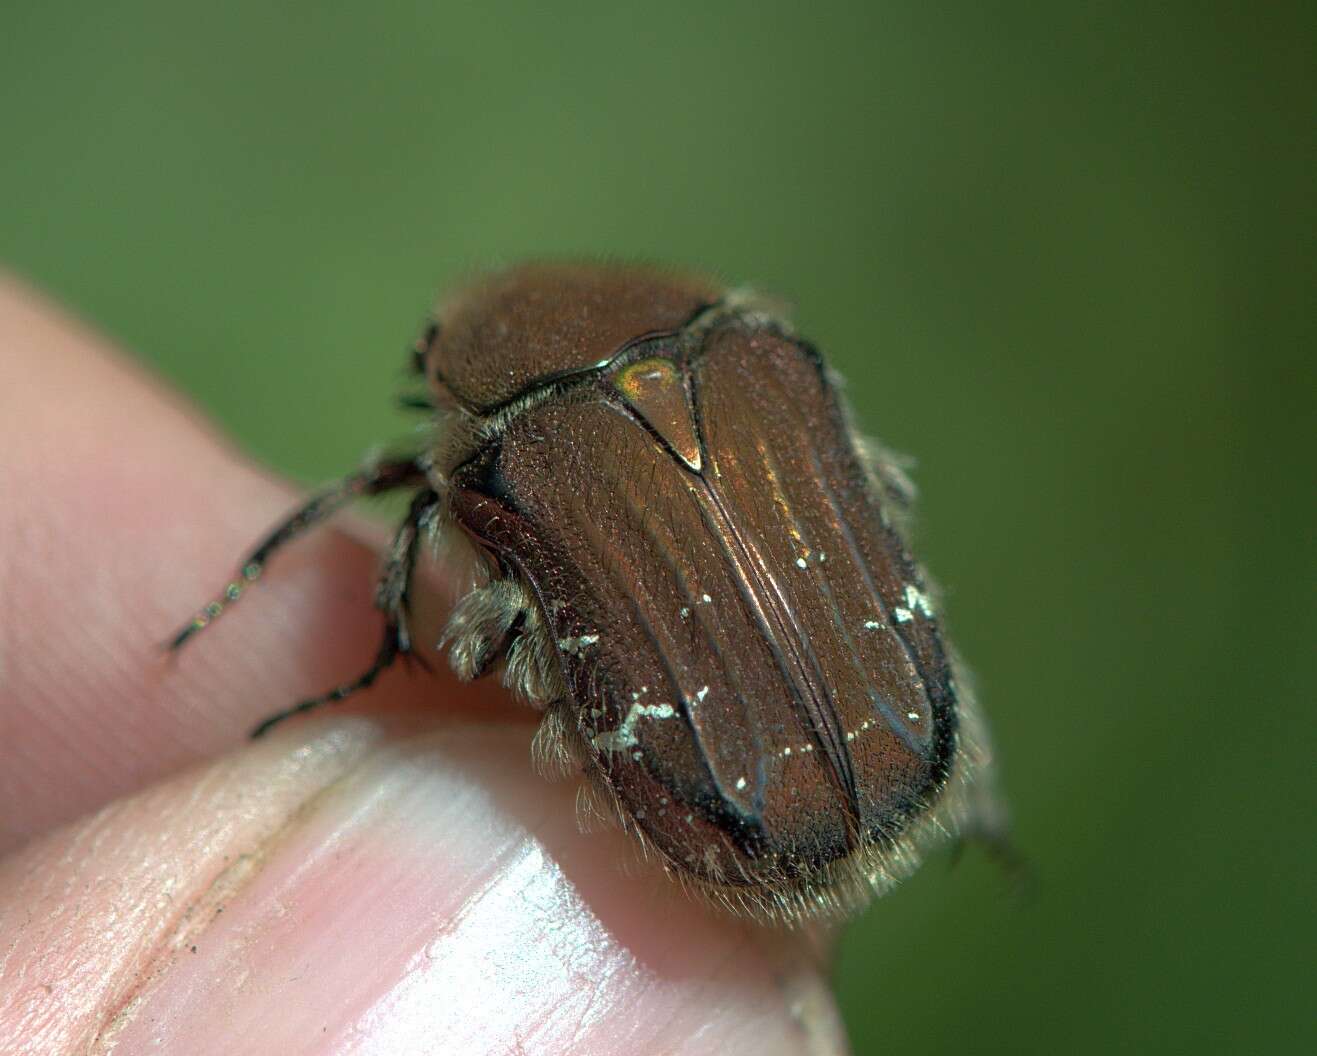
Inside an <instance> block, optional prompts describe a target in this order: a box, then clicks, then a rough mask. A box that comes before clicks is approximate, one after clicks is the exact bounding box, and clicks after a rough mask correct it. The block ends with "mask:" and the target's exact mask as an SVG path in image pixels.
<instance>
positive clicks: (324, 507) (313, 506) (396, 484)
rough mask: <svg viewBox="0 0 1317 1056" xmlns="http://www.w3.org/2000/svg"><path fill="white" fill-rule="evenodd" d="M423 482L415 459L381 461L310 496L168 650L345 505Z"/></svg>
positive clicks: (179, 644)
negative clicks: (282, 549) (285, 549)
mask: <svg viewBox="0 0 1317 1056" xmlns="http://www.w3.org/2000/svg"><path fill="white" fill-rule="evenodd" d="M424 483H425V471H424V470H423V469H422V468H421V466H420V465H419V464H418V462H417V460H416V459H405V460H398V461H393V462H381V463H379V464H378V465H375V466H371V467H370V468H368V469H363V470H360V471H359V472H356V473H353V474H351V475H350V476H347V477H344V478H343V479H342V480H341V481H339V482H338V483H337V484H335V485H334V486H333V487H332V488H327V489H326V490H324V491H322V492H319V493H318V494H316V495H313V496H312V497H311V498H310V499H309V500H308V501H307V503H306V504H305V505H304V506H302V507H301V508H300V509H298V510H297V511H296V512H294V513H293V514H292V516H290V517H289V518H288V519H287V520H285V521H284V522H283V523H282V524H280V525H278V526H277V527H276V528H275V529H274V530H273V531H272V532H270V534H269V535H267V536H266V537H265V538H264V539H263V540H261V542H260V544H259V545H258V546H257V547H256V549H254V550H253V551H252V552H251V553H250V554H249V555H248V556H247V560H245V561H244V562H243V563H242V568H241V570H240V571H239V573H238V575H237V576H236V577H235V578H234V579H233V580H232V581H231V582H230V583H229V584H228V585H227V586H226V587H225V588H224V590H223V592H222V593H221V594H220V596H219V597H217V598H216V599H215V600H214V601H212V602H211V603H210V604H209V605H207V606H206V607H205V608H204V609H202V610H201V611H200V612H198V613H197V614H196V616H194V617H193V618H192V619H191V621H190V622H189V623H188V624H187V626H185V627H184V628H183V629H182V630H180V631H179V632H178V633H177V634H176V635H174V637H173V639H172V640H171V641H170V642H169V651H170V652H174V651H175V650H177V649H179V648H181V647H182V646H183V644H184V643H185V642H187V641H188V639H190V638H191V637H192V636H193V635H195V634H196V633H197V632H198V631H200V630H202V629H203V628H205V627H208V626H210V624H212V623H214V622H215V620H216V618H217V617H219V615H220V614H221V613H223V612H224V610H225V609H226V608H228V607H229V606H230V605H231V604H233V602H235V601H237V600H238V598H240V597H241V596H242V593H243V591H244V590H245V589H246V588H247V586H248V585H249V584H251V583H255V582H256V580H258V579H260V577H261V573H263V572H264V571H265V566H266V563H267V562H268V561H269V560H270V557H271V555H273V554H274V552H275V551H276V550H278V549H279V548H280V547H282V546H283V545H284V544H285V543H288V542H291V541H292V540H293V539H296V538H297V537H298V536H299V535H301V534H302V533H303V532H305V531H306V530H307V529H309V528H313V527H314V526H315V525H317V524H319V523H320V522H321V521H324V520H326V519H328V518H330V517H332V516H333V515H334V514H336V513H337V512H338V511H339V510H341V509H342V508H343V507H344V506H346V505H348V503H350V502H352V501H354V500H355V499H359V498H363V497H365V496H368V495H381V494H383V493H384V492H387V491H394V490H395V489H397V488H408V487H415V486H416V485H418V484H424Z"/></svg>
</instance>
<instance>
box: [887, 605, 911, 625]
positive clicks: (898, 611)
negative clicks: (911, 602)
mask: <svg viewBox="0 0 1317 1056" xmlns="http://www.w3.org/2000/svg"><path fill="white" fill-rule="evenodd" d="M892 615H893V616H895V617H896V622H897V623H909V622H910V621H911V620H913V619H914V618H915V614H914V613H913V612H911V611H910V610H909V609H903V608H901V606H899V605H898V606H897V607H896V608H894V609H893V610H892Z"/></svg>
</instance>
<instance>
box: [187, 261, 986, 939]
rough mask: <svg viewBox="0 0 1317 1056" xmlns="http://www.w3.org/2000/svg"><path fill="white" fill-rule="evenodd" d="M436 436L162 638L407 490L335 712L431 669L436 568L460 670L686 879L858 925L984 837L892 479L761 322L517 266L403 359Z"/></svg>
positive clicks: (982, 748)
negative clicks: (490, 690)
mask: <svg viewBox="0 0 1317 1056" xmlns="http://www.w3.org/2000/svg"><path fill="white" fill-rule="evenodd" d="M415 367H416V370H417V372H418V374H420V375H422V376H423V377H424V379H425V381H426V383H427V387H428V393H429V394H428V396H427V398H426V399H425V400H424V401H423V402H424V404H425V405H426V406H427V407H428V408H430V409H432V411H433V414H434V422H435V429H434V435H433V439H432V442H430V443H428V444H427V445H426V446H425V449H424V450H422V451H420V452H419V453H417V454H416V455H415V456H414V457H409V458H404V459H399V460H393V461H385V462H381V463H379V464H376V465H373V466H370V467H368V468H367V469H365V470H363V471H361V472H358V473H354V474H353V475H351V476H349V477H348V478H346V479H345V480H344V481H343V482H341V483H340V484H339V485H337V486H336V487H334V488H332V489H331V490H329V491H327V492H324V493H321V494H320V495H317V496H315V497H314V498H312V499H311V500H310V501H309V502H308V503H307V504H306V505H305V506H304V507H302V508H301V509H300V510H298V511H297V512H296V513H295V514H294V515H293V516H292V517H291V518H290V519H289V520H288V521H287V522H285V523H284V524H283V525H281V526H280V527H279V528H277V529H276V530H275V531H274V532H273V533H272V534H271V535H270V536H269V537H268V538H267V539H266V540H265V541H264V542H263V543H262V544H261V545H260V546H259V547H258V548H257V549H256V550H255V551H254V552H253V553H252V555H251V556H250V557H249V558H248V560H247V561H246V562H244V564H243V566H242V572H241V573H240V576H239V578H238V579H237V580H235V581H234V582H233V583H231V584H230V585H229V587H228V588H227V589H226V591H225V593H224V595H222V597H221V598H220V599H219V600H217V601H216V602H213V603H212V604H211V605H210V606H208V607H207V608H206V609H205V610H203V611H202V612H201V613H200V614H199V615H198V616H197V617H196V618H195V619H194V620H193V621H192V622H191V623H190V624H189V625H188V626H187V627H185V628H184V629H183V630H182V631H181V632H180V633H179V635H178V636H177V638H176V639H175V642H174V644H175V646H178V645H181V644H182V643H183V642H184V641H185V640H187V639H188V638H189V637H190V636H191V635H192V634H193V633H194V632H196V631H197V630H199V629H200V628H202V627H204V626H205V625H206V624H208V623H209V622H210V621H211V620H212V619H213V618H214V617H215V616H217V615H218V614H219V613H220V611H222V609H223V608H224V605H225V604H226V603H227V602H228V601H231V600H234V599H236V597H237V596H238V595H239V594H240V593H241V592H242V588H243V586H244V585H245V584H246V583H248V582H250V581H252V580H254V579H255V578H256V577H257V576H259V575H260V573H261V570H262V569H263V568H264V566H265V563H266V561H267V559H268V558H269V556H270V554H271V553H272V552H273V551H274V550H275V549H277V548H278V547H279V546H281V545H282V544H283V543H285V542H287V541H288V540H289V539H291V538H293V537H294V536H296V535H297V534H298V533H299V532H301V531H302V530H304V529H305V528H307V527H309V526H310V525H312V524H314V523H316V522H318V521H321V520H323V519H324V518H325V517H327V516H329V515H330V514H332V513H333V512H334V511H336V510H337V509H339V508H340V507H342V506H343V505H344V504H345V503H347V502H348V501H350V500H352V499H354V498H356V497H358V496H361V495H366V494H379V493H382V492H386V491H393V490H397V489H408V490H410V491H412V492H413V499H412V502H411V506H410V508H409V511H408V513H407V516H406V518H405V519H404V521H403V523H402V525H401V526H400V528H399V530H398V533H397V535H396V537H395V541H394V545H393V547H392V548H391V550H390V552H389V555H388V557H387V560H386V561H385V565H384V571H383V574H382V576H381V580H380V586H379V591H378V595H377V603H378V605H379V607H380V609H381V610H382V611H383V613H384V624H385V631H384V638H383V642H382V644H381V646H380V649H379V652H378V655H377V657H376V659H375V662H374V663H373V664H372V665H371V667H370V668H369V670H367V671H366V672H365V673H364V674H362V675H361V676H360V677H359V678H357V679H356V680H355V681H353V682H351V683H349V684H347V685H345V686H342V687H340V688H338V689H336V690H334V691H332V692H331V693H328V694H326V695H324V696H322V697H317V698H315V699H313V700H309V701H305V702H303V703H302V704H299V705H297V706H296V707H293V708H290V709H288V710H287V711H284V712H280V713H279V714H278V715H275V716H273V717H271V718H270V719H268V720H267V721H266V722H264V723H263V724H262V725H261V726H260V727H259V728H258V729H257V731H256V733H257V734H260V733H263V732H264V731H265V730H267V729H268V728H269V727H270V726H271V725H273V724H274V723H276V722H279V721H281V720H282V719H284V718H287V717H288V716H289V715H292V714H294V713H297V712H300V711H306V710H310V709H312V708H315V707H318V706H320V705H321V704H324V703H326V702H329V701H332V700H339V699H342V698H343V697H345V696H347V695H348V694H349V693H351V692H354V691H355V690H357V689H361V688H363V687H365V686H368V685H370V683H371V682H372V681H373V680H374V679H375V677H376V675H377V674H378V673H379V672H380V671H382V670H383V669H384V668H386V667H387V666H388V665H389V664H391V663H392V662H393V661H394V660H395V659H397V658H398V657H399V656H401V655H404V654H407V653H410V652H412V651H413V650H414V649H416V648H417V643H415V642H413V641H412V639H411V637H410V635H409V633H408V629H407V620H406V617H407V611H408V591H409V587H410V584H411V578H412V569H413V566H414V563H415V560H416V556H417V551H418V547H419V546H420V544H421V542H422V540H423V539H424V538H425V537H426V536H427V535H430V534H433V533H445V534H448V535H449V536H452V537H454V538H456V539H458V540H459V542H461V541H463V540H465V542H464V543H462V545H469V546H470V547H471V548H472V553H473V557H474V558H475V560H476V561H477V562H478V563H479V565H480V566H481V567H482V568H483V573H484V574H483V577H482V581H481V584H480V585H479V586H477V587H476V588H475V589H473V590H472V591H471V592H470V593H469V594H468V595H467V596H466V597H464V598H463V599H462V600H461V601H460V602H459V603H458V604H457V606H456V608H455V609H454V611H453V613H452V615H451V618H450V620H449V623H448V627H447V631H446V633H445V635H444V638H443V641H442V642H441V643H440V646H441V647H445V648H447V650H448V654H449V660H450V663H451V664H452V666H453V668H454V669H455V670H456V672H457V674H458V675H459V676H460V677H462V678H464V679H472V678H477V677H479V676H481V675H482V674H485V673H486V672H489V671H491V670H493V669H495V668H501V669H502V672H503V680H504V682H505V683H506V684H507V685H509V686H510V687H511V688H512V689H513V690H515V691H516V692H517V693H519V694H520V695H521V696H522V697H524V698H525V699H526V700H528V701H529V702H530V703H531V704H533V705H534V706H536V707H537V708H539V709H541V710H542V711H543V718H542V721H541V726H540V731H539V734H538V735H537V738H536V746H537V752H536V754H537V757H538V758H539V761H540V762H541V764H542V766H543V767H544V768H545V769H548V770H567V769H575V770H578V771H583V772H584V774H585V776H586V778H587V779H588V784H589V788H590V789H591V790H592V791H593V794H594V798H595V801H596V803H597V804H598V806H599V809H601V810H603V811H604V812H605V813H607V814H609V815H611V816H612V817H614V818H615V819H617V820H618V821H619V822H620V823H621V824H622V826H623V827H624V828H626V829H627V830H628V831H630V832H631V833H633V834H634V835H635V836H636V837H637V838H638V839H639V840H640V841H641V844H642V846H643V847H644V848H646V849H647V850H649V851H650V852H652V853H653V854H654V855H655V856H657V857H658V858H659V859H660V860H661V861H662V862H663V863H664V864H665V866H666V867H667V869H668V870H669V872H670V873H672V874H673V875H675V876H676V877H677V878H678V879H679V880H681V881H683V882H685V883H686V885H687V886H688V887H690V888H691V889H692V890H694V891H697V892H699V893H701V894H703V895H705V896H708V897H710V898H712V899H713V900H715V901H717V902H719V903H721V904H723V905H725V906H727V907H729V908H731V909H732V910H734V911H738V912H742V913H746V914H748V915H753V916H757V917H761V918H767V919H774V920H779V921H787V922H791V921H797V920H800V919H804V918H808V917H813V916H820V915H830V914H836V913H841V912H845V911H848V910H851V909H853V908H855V907H857V906H860V905H863V904H864V903H865V902H866V901H867V900H868V899H869V898H870V897H872V896H873V894H875V893H881V892H882V891H884V890H886V889H887V888H888V887H889V886H891V885H892V884H893V883H895V882H896V881H897V880H899V879H900V878H901V877H903V876H905V875H906V874H908V873H909V872H911V871H912V870H913V869H914V868H915V866H916V865H917V863H918V858H919V854H920V852H921V851H922V850H923V848H924V847H925V846H927V845H928V844H929V843H930V842H931V841H933V840H934V839H936V838H938V837H939V836H945V835H950V834H955V833H958V832H962V831H965V830H967V829H968V828H970V827H973V826H977V825H985V824H987V825H990V824H992V821H991V818H990V814H991V812H992V802H993V801H992V798H991V793H990V791H989V784H990V782H989V780H988V774H987V769H988V748H987V743H986V739H985V735H984V730H983V727H982V723H981V721H980V719H979V717H978V714H977V712H976V710H975V708H974V706H973V703H972V701H971V699H970V698H969V696H968V693H967V687H966V686H965V685H964V681H963V679H960V678H958V677H957V672H956V668H955V664H954V662H953V660H952V658H951V656H950V653H949V650H948V647H947V646H946V644H945V643H944V641H943V638H942V632H941V629H940V626H939V621H938V617H937V615H936V611H935V608H934V603H933V601H932V598H931V591H930V588H929V587H928V586H927V584H926V581H925V579H924V577H923V575H922V574H921V572H920V570H919V568H918V567H917V566H916V564H915V563H914V561H913V560H912V559H911V557H910V555H909V552H908V549H907V547H906V544H905V542H904V540H903V537H902V531H901V528H902V525H903V523H904V520H905V515H906V512H907V508H908V505H909V503H910V500H911V488H910V485H909V482H908V481H907V479H906V478H905V476H904V474H903V473H902V472H901V470H900V469H899V467H898V463H897V461H896V460H895V459H894V458H893V457H892V456H890V455H889V454H887V453H886V452H885V451H883V450H882V449H881V448H879V447H877V446H876V445H874V444H871V443H868V442H865V441H863V440H861V439H859V438H858V437H857V436H856V435H855V433H854V431H853V430H852V429H851V427H850V424H849V415H848V412H847V410H846V408H845V406H844V404H843V401H842V399H841V397H840V396H839V394H838V390H837V387H836V385H835V384H834V380H833V379H832V377H831V375H830V374H829V372H828V370H827V368H826V367H825V366H824V364H823V361H822V359H821V358H820V356H819V354H818V352H817V351H816V350H815V349H814V348H813V346H811V345H810V344H808V343H807V342H805V341H803V340H802V339H800V338H799V337H798V336H797V335H796V334H795V333H794V331H793V330H792V328H791V327H790V325H789V324H788V323H787V322H786V320H785V319H783V318H782V317H781V316H780V314H779V313H778V312H777V310H776V309H775V308H774V307H773V306H772V304H771V303H770V302H768V301H765V300H762V299H760V298H758V297H756V296H754V295H753V294H750V293H746V292H742V291H729V290H725V289H722V288H720V287H719V286H717V285H715V284H713V283H711V282H708V281H705V280H702V279H697V278H690V277H687V276H681V275H676V274H671V273H667V272H661V271H658V270H653V269H646V268H637V267H614V266H603V265H587V264H573V265H565V264H546V265H527V266H522V267H519V268H515V269H512V270H509V271H505V272H501V273H498V274H495V275H493V276H491V277H488V278H486V279H484V280H483V281H480V282H478V283H476V284H474V285H473V286H471V287H470V288H468V289H467V290H465V291H464V292H462V293H461V294H460V295H458V296H457V297H455V298H454V299H453V300H452V301H451V302H449V303H448V304H447V305H446V306H445V307H444V308H443V309H442V310H441V311H440V312H439V313H438V314H437V317H436V319H435V321H434V322H433V323H432V324H431V325H430V326H429V327H428V328H427V330H426V332H425V334H424V336H423V337H422V339H421V340H420V341H419V342H418V344H417V347H416V351H415Z"/></svg>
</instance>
